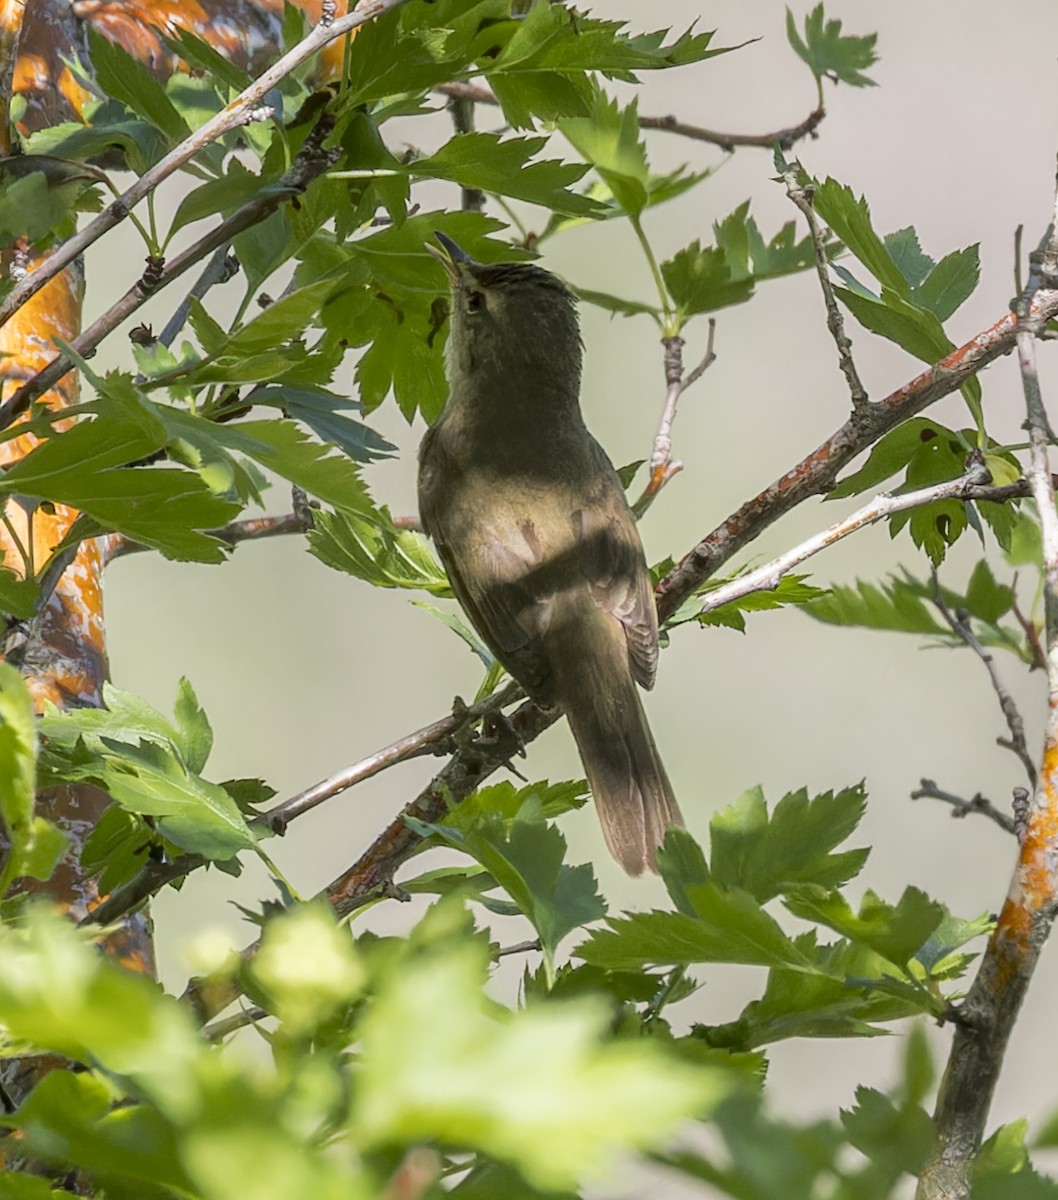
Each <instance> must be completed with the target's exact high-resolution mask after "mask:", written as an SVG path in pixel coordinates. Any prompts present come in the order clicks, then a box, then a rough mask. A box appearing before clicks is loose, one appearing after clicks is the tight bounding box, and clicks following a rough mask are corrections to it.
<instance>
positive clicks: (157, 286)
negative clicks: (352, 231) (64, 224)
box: [0, 113, 337, 429]
mask: <svg viewBox="0 0 1058 1200" xmlns="http://www.w3.org/2000/svg"><path fill="white" fill-rule="evenodd" d="M333 127H334V118H333V117H332V116H331V115H330V114H328V113H323V114H322V115H321V116H320V117H319V119H318V120H317V122H316V126H315V128H314V129H313V131H312V133H311V134H310V135H309V136H308V137H307V138H306V139H305V141H304V143H303V144H302V147H301V150H300V151H299V152H298V155H297V157H296V158H295V160H294V162H293V164H292V166H291V168H290V170H289V171H288V172H287V173H286V174H285V175H284V176H283V178H282V179H281V180H280V181H279V182H278V183H277V184H276V185H275V187H272V188H269V189H267V191H265V192H262V193H261V194H259V195H258V196H255V197H254V198H253V199H252V200H250V201H248V202H247V203H246V204H244V205H243V206H242V207H241V208H239V209H237V210H236V211H235V212H234V213H232V214H231V216H230V217H227V218H226V219H225V220H223V221H222V222H221V223H220V224H219V225H218V226H217V227H216V228H215V229H213V230H212V231H211V232H210V233H207V234H206V235H205V237H203V238H201V239H200V240H199V241H197V242H195V243H194V244H193V245H191V246H189V247H188V248H187V249H186V250H184V251H183V252H182V253H181V254H178V255H177V256H176V257H175V258H174V259H172V260H171V261H169V262H168V263H166V264H165V265H164V266H163V267H161V268H160V269H151V270H150V281H149V283H148V281H147V273H146V272H145V274H144V276H143V277H142V278H141V279H139V280H138V281H137V282H136V283H135V284H133V286H132V287H131V288H129V290H128V291H127V292H126V293H125V295H124V296H122V297H121V299H120V300H118V301H117V302H116V303H114V304H112V305H111V307H110V308H109V309H107V311H106V312H105V313H103V314H102V316H100V317H99V318H97V319H96V320H95V321H93V322H92V324H91V325H90V326H89V327H88V328H87V329H86V330H85V331H84V332H83V333H82V334H81V335H80V336H79V337H77V338H75V339H74V341H73V343H72V349H73V350H74V352H75V353H77V354H79V355H81V356H82V357H86V356H87V355H90V354H91V353H92V352H93V351H94V350H95V348H96V347H97V346H98V345H99V343H100V342H101V341H102V340H103V339H104V338H105V337H106V336H107V335H108V334H110V333H112V332H113V331H114V330H115V329H116V328H117V327H118V326H119V325H120V324H121V323H122V322H123V321H125V320H126V319H127V318H128V317H130V316H131V315H132V314H133V313H134V312H135V311H136V310H137V309H138V308H140V307H141V306H142V305H144V304H145V303H146V302H147V300H148V299H150V297H151V296H153V295H156V294H157V292H158V291H160V290H161V289H162V288H163V287H165V286H167V285H168V284H170V283H172V281H173V280H174V279H178V278H179V277H180V276H181V275H183V274H184V272H185V271H188V270H189V269H190V268H191V267H193V266H194V265H195V264H196V263H198V262H201V260H202V259H203V258H205V257H206V256H207V255H209V254H212V253H213V252H214V251H216V250H219V249H220V248H221V247H226V246H228V245H230V243H231V241H232V240H233V238H234V237H235V236H236V235H237V234H239V233H242V231H243V230H244V229H249V228H250V227H251V226H252V225H256V224H258V223H259V222H261V221H263V220H264V219H265V218H266V217H268V216H270V215H271V214H272V213H273V212H274V211H275V210H276V209H277V208H278V207H279V206H280V205H281V204H283V203H285V202H286V201H287V200H289V199H291V197H293V196H297V195H299V194H300V193H302V192H303V191H304V190H305V189H306V188H307V187H308V185H309V184H310V183H311V182H312V181H313V180H314V179H315V178H316V177H317V176H319V175H321V174H323V172H324V171H326V170H327V168H328V167H329V166H330V165H331V164H332V163H333V162H334V158H335V154H336V153H337V151H332V150H324V149H323V142H324V141H325V139H326V137H327V136H328V134H329V133H330V131H331V130H332V129H333ZM64 245H69V243H68V242H67V243H64ZM50 261H51V259H50V258H49V259H46V260H45V263H44V265H45V266H46V265H47V263H49V262H50ZM71 365H72V364H71V363H70V360H69V359H68V358H66V357H65V355H63V354H61V353H60V354H57V355H56V357H55V358H53V359H52V361H51V362H50V363H49V364H48V365H47V366H46V367H45V368H44V369H43V370H41V371H38V372H37V374H36V375H34V376H33V378H32V379H30V380H29V381H28V382H26V383H24V384H23V385H22V386H21V387H20V388H19V389H18V391H17V392H14V393H13V394H12V395H11V396H10V397H9V398H8V399H7V400H6V401H5V402H4V404H3V405H0V429H6V428H7V427H8V426H9V425H10V424H11V422H12V421H14V420H15V419H16V418H17V417H19V416H20V415H21V414H22V413H24V412H25V411H26V409H27V408H29V406H30V404H31V403H32V402H33V401H34V400H35V399H36V398H37V397H38V396H42V395H43V394H44V393H45V392H46V391H48V390H49V388H51V387H53V386H54V385H55V384H56V383H57V382H58V381H59V380H60V379H61V378H62V377H63V375H65V374H66V372H67V371H69V370H70V367H71Z"/></svg>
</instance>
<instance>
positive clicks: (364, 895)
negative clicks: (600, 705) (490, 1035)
mask: <svg viewBox="0 0 1058 1200" xmlns="http://www.w3.org/2000/svg"><path fill="white" fill-rule="evenodd" d="M558 717H559V712H558V710H557V709H543V708H540V707H538V706H537V705H536V704H534V703H533V702H532V701H529V700H527V701H526V702H525V703H524V704H522V705H521V706H520V707H519V708H518V709H517V711H515V712H514V713H513V714H512V715H511V717H510V719H509V725H510V732H511V733H512V734H513V736H514V737H515V738H516V739H517V741H518V743H519V744H522V743H528V742H531V741H533V740H534V739H535V738H537V737H539V735H540V734H541V733H543V731H544V730H545V729H547V728H548V727H549V726H551V725H553V724H554V723H555V721H557V720H558ZM509 756H510V745H509V743H508V742H506V741H505V740H504V739H500V740H498V741H497V742H496V743H495V744H490V742H489V741H488V740H486V739H483V738H479V739H476V740H475V741H472V742H467V743H465V744H463V745H462V746H460V748H459V749H458V750H457V751H456V753H455V754H454V755H453V756H452V758H451V759H450V760H449V761H448V762H447V763H446V764H445V766H444V767H443V768H442V770H441V771H439V772H438V774H437V775H435V776H434V778H433V779H432V780H431V781H430V783H429V784H427V786H426V787H425V788H424V789H423V790H422V791H421V792H420V793H419V795H418V796H416V797H415V799H414V800H412V801H411V802H410V803H409V804H407V805H405V807H404V808H403V809H402V810H401V812H400V814H399V815H398V816H397V818H396V819H395V820H394V821H393V822H391V824H390V825H389V826H388V828H387V829H385V830H384V831H383V832H382V833H381V834H380V835H379V836H378V837H377V838H376V839H375V841H374V843H373V844H372V845H371V846H370V847H369V848H368V849H367V851H366V852H365V853H364V854H362V855H361V856H360V858H359V859H358V860H357V862H356V863H354V864H353V866H351V867H350V868H349V869H348V870H347V871H344V872H343V873H342V874H341V875H339V876H338V878H337V879H336V880H334V882H333V883H332V884H331V885H330V886H329V887H327V888H326V889H325V890H324V891H323V892H321V893H320V895H321V897H323V898H325V899H326V900H327V901H328V903H329V904H330V905H331V907H332V908H333V909H334V911H335V912H336V913H337V914H338V916H339V917H346V916H348V915H349V914H350V913H353V912H356V911H357V909H360V908H363V907H364V906H365V905H367V904H370V903H372V902H373V901H375V900H379V899H383V898H385V897H389V896H392V897H398V898H403V893H401V891H400V890H399V888H398V887H397V886H395V885H394V882H393V880H394V876H395V874H396V872H397V870H398V869H399V868H400V867H401V866H402V865H403V864H404V863H405V862H407V860H408V859H409V858H411V857H412V856H413V855H414V854H416V853H417V852H418V850H419V848H420V846H421V845H422V838H421V837H420V836H419V834H417V833H416V832H415V831H414V830H413V829H412V828H411V826H410V825H408V823H407V820H406V818H407V817H413V818H415V819H417V820H419V821H426V822H435V821H439V820H442V819H443V818H444V816H445V814H446V813H447V812H448V811H449V809H450V808H451V807H452V805H453V804H455V803H458V802H459V801H460V800H463V799H465V798H466V797H467V796H469V795H470V794H471V792H473V791H476V790H477V788H479V787H480V786H481V784H482V783H483V782H484V781H485V780H486V779H487V778H488V777H489V776H490V775H491V774H493V772H494V771H496V770H497V769H498V768H500V767H502V766H505V765H506V764H507V759H508V758H509ZM256 948H257V947H256V943H255V944H254V945H251V946H248V947H247V948H246V949H245V950H244V951H243V954H244V956H246V957H252V955H253V954H254V953H255V952H256ZM238 992H239V985H238V984H237V983H235V982H234V981H232V980H228V979H225V980H223V981H213V980H209V979H201V980H200V979H192V980H191V981H190V982H189V983H188V985H187V988H186V989H185V990H184V994H183V999H184V1000H185V1001H187V1002H188V1003H189V1004H191V1005H192V1007H193V1008H194V1009H195V1011H196V1012H197V1013H198V1015H199V1017H200V1018H201V1019H202V1020H203V1021H208V1020H210V1019H211V1018H212V1017H213V1016H215V1015H216V1014H217V1013H219V1012H221V1011H222V1010H223V1009H224V1008H226V1007H227V1006H228V1005H229V1004H230V1003H231V1002H232V1001H233V1000H234V999H235V998H236V996H237V995H238Z"/></svg>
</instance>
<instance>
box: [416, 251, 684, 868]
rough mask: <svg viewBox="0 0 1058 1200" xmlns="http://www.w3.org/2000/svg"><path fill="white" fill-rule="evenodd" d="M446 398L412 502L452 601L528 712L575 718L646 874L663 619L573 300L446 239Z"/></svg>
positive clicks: (676, 816) (608, 816)
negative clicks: (593, 389) (597, 413)
mask: <svg viewBox="0 0 1058 1200" xmlns="http://www.w3.org/2000/svg"><path fill="white" fill-rule="evenodd" d="M435 236H436V238H437V241H438V243H439V245H440V248H438V247H437V246H434V245H433V244H429V245H428V247H427V248H428V249H429V251H430V252H431V253H432V254H433V256H434V257H435V258H437V259H438V260H439V261H440V263H441V265H442V266H443V267H444V270H445V273H446V274H447V276H448V281H449V284H450V287H451V307H450V321H451V325H450V329H449V333H448V339H447V344H446V350H445V358H446V374H447V377H448V384H449V394H448V398H447V400H446V402H445V405H444V407H443V409H442V411H441V413H440V416H439V417H438V418H437V420H436V421H435V422H434V424H433V425H431V426H430V427H429V429H428V430H427V432H426V434H425V436H424V437H423V440H422V443H421V446H420V451H419V476H418V499H419V513H420V519H421V523H422V526H423V529H424V531H425V532H426V533H427V534H428V535H429V536H430V537H431V538H432V539H433V542H434V544H435V546H436V548H437V552H438V554H439V557H440V559H441V562H442V564H443V566H444V568H445V570H446V572H447V574H448V578H449V581H450V583H451V585H452V591H453V592H454V593H455V596H456V599H457V600H458V601H459V603H460V604H461V605H462V607H463V610H464V611H465V612H466V614H467V616H468V618H469V619H470V622H471V623H472V625H473V626H474V628H475V629H476V630H477V632H478V633H479V634H480V636H481V638H482V639H483V641H484V642H485V644H486V645H487V646H488V648H489V649H490V650H491V652H492V653H493V654H494V655H495V657H496V658H497V659H498V660H499V661H500V662H501V663H502V664H503V666H504V667H505V668H506V669H507V671H508V672H509V673H510V674H511V675H512V676H513V678H514V679H515V680H517V681H518V683H519V684H521V686H522V688H523V689H524V690H525V692H526V693H527V694H528V695H529V696H530V697H531V698H532V699H533V700H534V701H536V702H537V703H538V704H541V705H545V706H549V707H554V706H557V707H558V708H560V709H561V710H562V711H563V712H564V713H565V716H566V718H567V720H568V721H569V725H570V729H571V730H572V732H573V737H574V740H575V741H576V743H577V747H578V750H579V752H580V757H581V761H582V762H583V765H584V771H585V774H586V776H587V779H588V783H589V786H590V788H591V792H592V796H593V799H594V801H595V806H596V808H597V811H598V814H599V818H600V822H601V825H602V831H603V836H604V838H605V840H606V844H607V847H608V848H609V850H610V853H611V854H612V855H613V857H614V858H615V859H616V860H617V862H618V863H620V865H621V866H622V867H623V868H624V869H625V870H626V871H627V872H628V873H629V874H630V875H639V874H641V873H642V872H643V871H644V869H647V868H649V869H651V870H656V869H657V865H656V850H657V848H658V847H659V846H660V845H662V844H663V842H664V838H665V832H666V829H667V828H668V827H669V826H670V825H682V824H683V819H682V816H681V814H680V810H679V806H678V805H677V802H676V797H675V795H674V793H673V789H672V785H671V783H670V782H669V778H668V775H667V774H666V772H665V768H664V765H663V764H662V761H661V757H660V755H659V754H658V750H657V746H656V745H655V742H654V738H653V735H652V733H651V730H650V726H649V724H648V722H647V717H646V714H645V712H644V710H643V705H642V702H641V700H640V696H639V691H638V688H637V685H639V686H641V687H643V688H651V687H652V686H653V684H654V676H655V672H656V669H657V660H658V620H657V610H656V607H655V604H654V594H653V590H652V588H651V584H650V576H649V573H648V571H647V564H646V558H645V556H644V553H643V545H642V542H641V541H640V537H639V532H638V530H637V528H636V523H635V518H634V517H633V515H632V512H631V509H630V508H629V506H628V502H627V500H626V499H625V494H624V490H623V488H622V486H621V482H620V480H619V478H618V476H617V472H616V471H615V470H614V467H613V464H612V463H611V461H610V459H609V458H608V457H607V455H606V452H605V451H604V450H603V448H602V447H601V446H600V445H599V443H598V442H597V441H596V440H595V438H594V437H592V435H591V434H590V433H589V431H588V429H587V427H586V425H585V423H584V419H583V416H582V414H581V409H580V382H581V367H582V361H583V345H582V342H581V337H580V326H579V321H578V317H577V309H576V297H575V296H574V294H573V293H572V292H571V291H570V289H569V288H568V287H567V286H566V285H565V284H564V283H563V282H562V281H561V280H560V279H559V278H558V277H557V276H555V275H553V274H552V273H551V272H549V271H547V270H545V269H543V268H542V267H540V266H538V265H536V264H535V263H527V262H513V263H512V262H500V263H480V262H477V261H475V260H474V259H472V258H471V257H469V256H468V255H467V254H466V253H465V252H464V251H463V250H462V249H461V248H460V247H459V246H458V245H457V244H456V243H455V242H454V241H452V240H451V239H450V238H449V237H447V236H445V235H444V234H443V233H437V234H435Z"/></svg>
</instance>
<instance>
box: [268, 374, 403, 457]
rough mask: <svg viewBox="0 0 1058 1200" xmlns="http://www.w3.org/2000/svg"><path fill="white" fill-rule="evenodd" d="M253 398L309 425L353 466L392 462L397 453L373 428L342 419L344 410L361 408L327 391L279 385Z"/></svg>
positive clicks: (353, 410) (355, 410)
mask: <svg viewBox="0 0 1058 1200" xmlns="http://www.w3.org/2000/svg"><path fill="white" fill-rule="evenodd" d="M253 398H254V404H256V405H261V404H270V405H275V406H276V407H277V408H282V409H283V410H284V411H285V412H286V414H287V415H288V416H289V417H291V418H293V420H295V421H300V422H301V423H302V424H303V425H307V426H308V428H309V429H311V430H312V432H313V433H314V434H315V435H316V436H317V437H318V438H319V439H320V440H321V441H324V442H330V444H331V445H332V446H335V447H337V449H339V450H341V452H342V453H343V454H345V455H346V456H347V457H348V458H351V459H352V460H353V461H354V462H374V461H375V460H376V459H380V458H389V457H390V456H391V454H393V453H394V452H395V450H396V446H394V445H393V443H392V442H388V441H387V440H386V439H385V438H384V437H382V435H381V434H379V433H376V432H375V430H374V429H372V428H371V426H370V425H365V424H364V422H363V421H357V420H354V419H353V418H352V417H347V416H344V415H343V413H342V411H341V410H342V409H347V410H350V411H352V412H359V411H360V406H359V404H357V402H356V401H355V400H353V399H351V398H349V397H348V396H339V395H337V394H336V393H334V392H329V391H327V389H326V388H314V387H296V386H293V385H290V384H284V383H276V384H270V385H269V386H267V387H264V388H260V389H259V390H257V391H255V392H254V397H253Z"/></svg>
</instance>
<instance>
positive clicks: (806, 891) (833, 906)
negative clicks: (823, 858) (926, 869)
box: [784, 884, 948, 968]
mask: <svg viewBox="0 0 1058 1200" xmlns="http://www.w3.org/2000/svg"><path fill="white" fill-rule="evenodd" d="M784 903H785V904H786V907H787V908H788V909H789V910H790V911H791V912H792V913H793V914H794V915H795V916H798V917H801V918H802V919H803V920H806V921H817V922H818V923H819V924H821V925H826V926H828V927H829V928H830V929H833V930H835V931H836V932H837V933H840V934H841V935H842V936H844V937H847V938H849V939H850V941H854V942H860V943H862V944H863V945H865V946H867V947H869V948H870V949H871V950H873V951H874V952H875V953H876V954H880V955H881V956H882V957H883V958H885V959H888V960H889V962H891V963H894V964H895V965H896V966H898V967H900V968H906V967H907V964H908V963H909V962H910V960H911V959H912V958H913V957H914V956H915V952H916V951H917V950H919V949H921V948H922V947H923V946H924V945H925V943H926V942H927V941H928V939H929V937H930V935H931V934H933V933H934V931H935V930H936V929H937V927H938V926H939V925H940V924H941V922H942V921H943V920H944V919H945V917H947V915H948V912H947V909H946V908H945V907H944V905H943V904H939V903H938V902H937V901H936V900H931V899H930V898H929V897H928V896H927V895H926V894H925V893H924V892H922V891H920V890H919V889H918V888H915V887H908V888H905V889H904V894H903V895H902V896H901V897H900V900H899V902H898V903H897V904H896V905H895V906H893V905H891V904H886V903H885V901H884V900H881V899H879V897H878V896H876V895H875V894H874V892H871V891H868V892H867V893H866V895H865V896H864V898H863V902H862V903H861V905H860V911H859V913H854V912H853V911H852V909H851V907H850V906H849V903H848V901H847V900H846V899H845V898H844V897H843V896H842V895H840V893H838V892H836V891H828V890H827V889H826V888H822V887H818V886H816V885H813V884H804V885H802V886H800V887H798V888H792V889H790V890H788V891H787V893H786V895H785V899H784Z"/></svg>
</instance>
